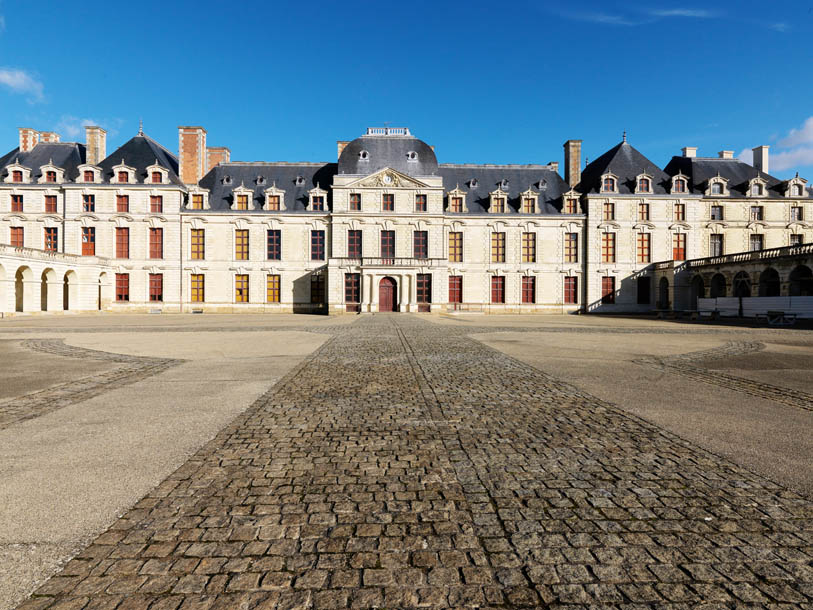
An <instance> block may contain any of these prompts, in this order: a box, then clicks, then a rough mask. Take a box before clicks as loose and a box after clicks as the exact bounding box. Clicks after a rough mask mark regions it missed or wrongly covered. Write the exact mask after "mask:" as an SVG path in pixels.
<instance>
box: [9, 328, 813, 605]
mask: <svg viewBox="0 0 813 610" xmlns="http://www.w3.org/2000/svg"><path fill="white" fill-rule="evenodd" d="M335 333H336V334H335V336H334V337H333V338H332V339H331V340H330V341H328V342H327V343H326V344H324V345H323V346H322V347H321V348H320V349H319V350H317V351H316V352H315V353H314V354H313V355H312V356H311V357H310V358H308V359H306V360H305V361H304V362H303V363H302V364H301V365H300V367H299V368H297V369H295V370H294V371H292V372H291V373H290V374H289V375H288V376H287V377H286V378H284V379H283V380H281V381H280V383H278V384H277V385H276V386H275V388H274V389H272V390H271V391H269V393H268V394H267V395H265V396H264V397H262V398H261V399H260V400H259V401H258V402H257V403H256V404H255V405H254V406H253V407H252V408H251V409H249V410H248V411H247V412H246V413H245V414H244V415H242V416H241V417H239V418H238V419H237V420H236V421H235V422H233V423H232V424H231V425H230V426H229V427H227V428H226V429H224V430H223V431H221V433H220V434H219V435H218V436H217V437H216V438H215V439H213V440H212V441H211V442H210V443H209V444H208V445H206V446H205V447H204V448H202V449H201V450H200V451H199V452H198V453H197V454H196V455H195V456H194V457H193V458H192V459H191V460H190V461H189V462H187V464H185V465H184V466H183V467H182V468H180V469H179V470H178V471H176V472H175V473H174V474H173V475H171V476H170V477H169V478H168V479H167V480H166V481H164V482H163V483H162V484H161V485H160V486H158V487H157V488H156V489H155V490H153V491H152V492H151V493H149V494H148V495H147V496H146V497H144V498H143V499H142V500H141V501H140V502H139V503H138V504H137V505H136V506H135V507H134V508H133V509H132V510H130V511H129V512H128V513H127V514H125V515H124V516H123V517H122V518H121V519H120V520H119V521H118V522H117V523H115V524H114V525H113V526H112V527H111V528H110V529H109V530H108V531H107V532H105V533H104V534H102V535H101V536H99V537H98V538H97V539H96V540H95V541H94V542H93V543H92V544H91V545H90V546H89V547H88V548H87V549H86V550H85V551H83V552H82V553H80V554H79V555H78V556H77V557H76V558H74V559H73V560H71V561H70V562H69V563H68V564H67V565H66V566H65V568H64V569H63V571H62V572H61V573H59V574H58V575H56V576H55V577H53V578H52V579H50V580H49V581H48V582H46V583H45V584H44V585H43V586H42V587H41V588H40V589H39V590H37V591H36V592H35V594H34V596H33V597H32V598H31V599H30V600H29V601H28V602H26V603H25V604H23V606H22V607H23V608H27V609H31V608H73V609H79V608H85V609H90V608H94V609H101V608H119V609H125V608H127V609H135V608H150V609H162V610H164V609H178V608H182V609H184V610H192V609H205V608H223V609H225V608H241V609H250V608H310V607H313V608H344V607H358V608H372V607H382V608H410V607H429V608H454V607H460V608H464V607H465V608H472V607H480V608H484V607H525V606H536V607H540V606H545V605H547V604H550V605H552V606H554V607H556V606H561V607H572V605H589V604H595V605H599V606H611V607H623V608H651V607H662V608H697V607H699V606H700V605H701V604H703V603H705V604H708V605H707V606H706V607H709V608H710V607H735V606H737V605H743V604H750V605H756V606H765V607H776V608H782V607H785V608H800V607H808V608H809V607H813V606H811V601H813V567H812V565H811V563H812V562H813V504H811V503H810V502H809V501H807V500H805V499H803V498H800V497H799V496H797V495H795V494H794V493H792V492H789V491H786V490H784V489H783V488H781V487H779V486H778V485H775V484H773V483H771V482H769V481H767V480H765V479H763V478H760V477H758V476H756V475H753V474H751V473H749V472H747V471H745V470H742V469H740V468H738V467H736V466H733V465H731V464H729V463H728V462H725V461H723V460H721V459H720V458H717V457H716V456H714V455H711V454H709V453H707V452H705V451H702V450H700V449H698V448H696V447H694V446H692V445H691V444H689V443H687V442H684V441H682V440H681V439H679V438H677V437H675V436H673V435H670V434H668V433H665V432H663V431H661V430H660V429H658V428H656V427H655V426H653V425H651V424H648V423H646V422H643V421H641V420H639V419H636V418H634V417H632V416H630V415H629V414H627V413H625V412H623V411H621V410H620V409H618V408H616V407H614V406H613V405H609V404H606V403H603V402H601V401H599V400H597V399H595V398H593V397H591V396H589V395H586V394H584V393H582V392H579V391H578V390H576V389H574V388H573V387H571V386H569V385H568V384H566V383H564V382H562V381H560V380H557V379H555V378H552V377H550V376H548V375H546V374H544V373H542V372H540V371H538V370H536V369H534V368H532V367H530V366H528V365H525V364H523V363H521V362H519V361H517V360H514V359H512V358H510V357H508V356H505V355H503V354H501V353H500V352H497V351H495V350H493V349H491V348H488V347H486V346H484V345H482V344H480V343H478V342H477V341H474V340H472V339H469V338H466V337H465V336H462V335H460V334H459V333H456V332H447V331H446V329H444V327H442V326H438V325H434V324H431V323H428V322H424V321H421V320H418V319H416V318H411V317H409V316H404V315H401V316H374V317H365V318H363V319H360V320H359V321H358V322H357V323H355V324H353V325H351V326H348V327H345V328H341V329H338V328H337V329H336V331H335Z"/></svg>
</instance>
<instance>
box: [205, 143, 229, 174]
mask: <svg viewBox="0 0 813 610" xmlns="http://www.w3.org/2000/svg"><path fill="white" fill-rule="evenodd" d="M229 161H231V151H230V150H229V149H228V148H226V147H225V146H209V147H208V148H207V149H206V169H205V170H204V171H205V172H208V171H209V170H210V169H212V168H213V167H215V166H217V165H220V164H221V163H228V162H229Z"/></svg>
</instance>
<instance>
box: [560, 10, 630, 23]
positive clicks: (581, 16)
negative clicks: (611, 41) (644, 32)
mask: <svg viewBox="0 0 813 610" xmlns="http://www.w3.org/2000/svg"><path fill="white" fill-rule="evenodd" d="M560 15H561V16H562V17H565V18H567V19H573V20H575V21H589V22H591V23H603V24H605V25H641V24H642V23H644V22H643V21H640V20H635V19H630V18H629V17H625V16H624V15H613V14H610V13H596V12H579V13H573V12H563V13H560Z"/></svg>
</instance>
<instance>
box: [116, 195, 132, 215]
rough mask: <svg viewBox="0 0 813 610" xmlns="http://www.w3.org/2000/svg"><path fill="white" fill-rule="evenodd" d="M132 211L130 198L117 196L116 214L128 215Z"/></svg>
mask: <svg viewBox="0 0 813 610" xmlns="http://www.w3.org/2000/svg"><path fill="white" fill-rule="evenodd" d="M129 211H130V196H129V195H116V212H124V213H127V212H129Z"/></svg>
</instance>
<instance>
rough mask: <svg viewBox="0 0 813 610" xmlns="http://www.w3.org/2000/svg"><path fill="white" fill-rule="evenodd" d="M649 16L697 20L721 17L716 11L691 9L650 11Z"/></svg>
mask: <svg viewBox="0 0 813 610" xmlns="http://www.w3.org/2000/svg"><path fill="white" fill-rule="evenodd" d="M647 14H649V15H652V16H653V17H663V18H665V17H693V18H695V19H712V18H713V17H719V16H720V14H719V13H715V12H714V11H707V10H705V9H691V8H667V9H652V10H648V11H647Z"/></svg>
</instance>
